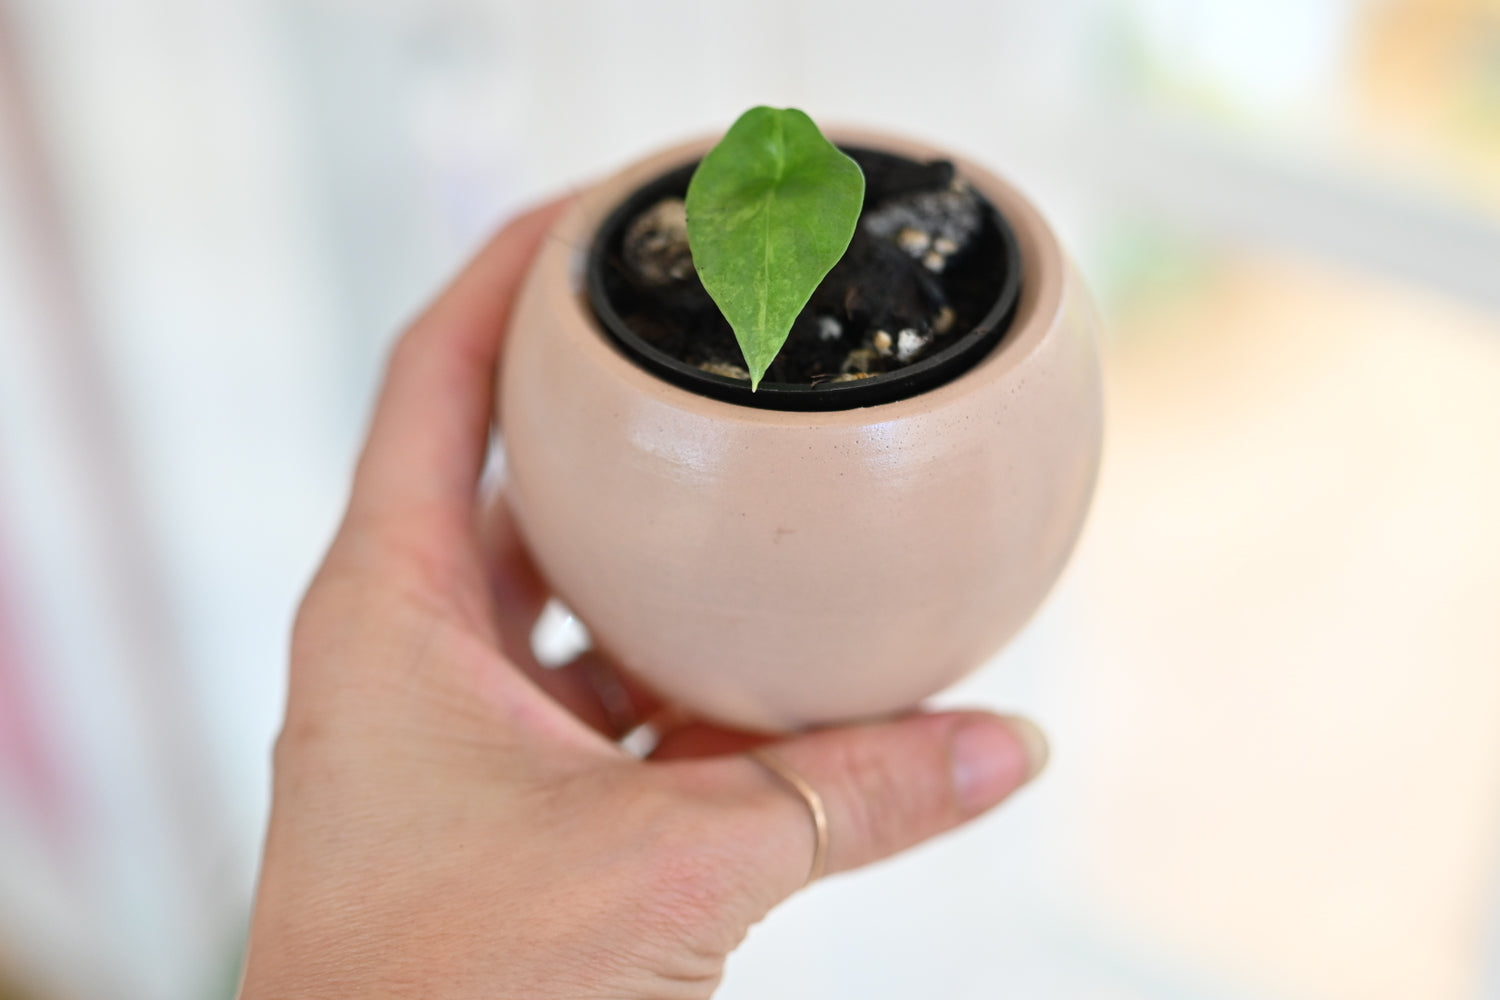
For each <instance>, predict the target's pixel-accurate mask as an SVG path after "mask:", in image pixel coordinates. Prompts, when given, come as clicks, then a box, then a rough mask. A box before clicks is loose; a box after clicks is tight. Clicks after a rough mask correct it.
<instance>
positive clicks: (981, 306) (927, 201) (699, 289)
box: [603, 149, 1008, 385]
mask: <svg viewBox="0 0 1500 1000" xmlns="http://www.w3.org/2000/svg"><path fill="white" fill-rule="evenodd" d="M845 151H846V152H847V153H849V154H850V155H851V156H852V157H853V158H854V159H855V160H856V161H857V162H858V163H859V165H860V167H861V169H863V170H864V173H865V203H864V208H863V210H862V213H861V215H860V223H859V227H858V229H857V230H856V232H855V235H854V240H853V242H852V243H851V244H850V246H849V250H848V252H847V253H846V254H845V255H844V258H843V260H841V261H840V262H839V263H838V265H837V266H835V267H834V269H833V270H832V271H830V272H829V274H828V276H827V277H826V278H825V279H824V280H823V283H822V284H821V285H819V286H818V289H817V291H816V292H814V293H813V296H812V299H811V300H810V301H809V302H808V304H807V306H806V307H805V308H804V309H803V310H802V313H801V314H800V315H799V316H798V317H797V321H796V323H795V324H794V325H793V326H792V332H791V336H790V337H788V339H787V343H786V346H785V347H784V348H782V351H781V353H780V354H779V355H778V356H777V358H776V360H775V361H774V362H773V363H772V364H771V368H770V370H769V371H768V372H767V373H766V378H765V382H764V383H763V384H765V383H781V384H793V385H814V384H821V383H831V382H847V381H854V380H860V379H866V378H870V377H873V376H875V375H880V374H883V373H886V372H894V371H898V370H900V369H901V368H904V367H906V366H907V365H910V364H915V363H917V362H919V361H921V360H923V359H924V358H928V357H931V356H932V355H934V354H936V353H937V352H939V351H941V350H943V348H944V347H945V346H947V345H949V344H951V343H954V342H955V341H957V340H958V339H959V338H961V337H962V336H963V335H964V334H966V333H968V332H969V331H970V330H972V329H973V328H974V327H975V325H976V324H978V323H979V322H980V321H981V320H982V319H984V317H985V316H986V314H988V313H989V312H990V310H991V309H992V307H994V305H995V303H996V297H997V294H998V292H999V289H1000V288H1001V286H1002V284H1003V283H1004V281H1005V275H1006V268H1007V266H1008V261H1007V260H1006V254H1007V249H1006V246H1007V244H1006V242H1005V240H1004V239H1003V238H1002V236H1001V234H1000V231H999V227H998V225H997V223H996V214H995V212H994V210H993V209H992V208H991V207H990V206H989V204H988V202H986V201H985V200H984V199H983V198H981V197H980V196H979V195H978V193H977V192H975V191H974V190H973V189H971V188H970V187H969V186H968V185H967V184H966V183H965V182H964V181H963V179H962V178H960V177H956V176H955V175H954V169H953V165H952V164H951V163H949V162H947V161H937V162H933V163H916V162H913V161H911V160H906V159H903V158H901V157H897V156H892V155H890V154H886V153H879V152H874V151H870V150H860V149H846V150H845ZM692 170H693V168H692V167H687V168H684V169H683V170H681V171H678V172H677V174H674V175H671V177H669V178H664V179H663V182H662V185H661V188H660V190H658V191H657V192H656V193H655V194H654V195H653V198H652V200H651V201H650V202H649V203H648V204H646V205H645V206H644V207H643V209H642V210H641V211H639V212H638V213H636V214H635V216H634V217H633V218H632V219H631V220H630V221H629V222H628V223H626V224H625V225H623V226H620V227H619V228H618V229H617V230H616V231H615V232H614V233H613V234H610V233H605V234H603V235H604V237H605V238H606V239H609V240H610V242H609V244H608V245H607V246H606V247H604V250H605V257H604V269H603V288H604V291H605V294H606V295H607V296H608V298H609V302H610V304H611V305H612V306H613V307H614V309H615V311H616V312H617V313H618V314H619V316H620V317H621V318H622V319H623V320H624V322H625V323H626V325H628V326H629V327H630V329H631V330H633V331H634V332H635V333H636V334H637V335H638V336H639V337H641V338H642V339H643V340H645V341H646V342H647V343H648V344H650V345H652V346H654V347H656V348H657V349H659V350H661V351H663V352H665V353H666V354H668V355H670V356H671V357H673V358H675V359H677V360H678V361H681V362H684V363H686V364H688V365H692V366H695V367H696V368H698V369H701V370H703V371H706V372H710V373H713V374H716V375H721V376H727V377H730V378H740V379H747V378H748V376H747V374H746V372H745V367H744V364H745V362H744V357H743V356H742V354H741V353H740V348H739V344H738V343H736V341H735V339H734V332H733V330H731V329H730V326H729V323H728V321H727V320H725V319H724V317H723V314H721V313H720V312H719V309H718V307H717V306H716V305H715V304H714V302H713V300H712V299H711V298H710V297H709V295H708V292H707V291H705V290H704V288H703V284H702V282H701V281H699V279H698V274H697V272H696V271H695V270H694V269H693V267H692V256H691V253H690V251H689V250H688V246H687V231H686V225H685V218H686V217H685V214H684V213H683V210H682V208H681V199H682V197H683V196H684V195H685V194H686V192H687V184H688V180H689V179H690V178H691V176H692ZM678 175H680V177H679V176H678Z"/></svg>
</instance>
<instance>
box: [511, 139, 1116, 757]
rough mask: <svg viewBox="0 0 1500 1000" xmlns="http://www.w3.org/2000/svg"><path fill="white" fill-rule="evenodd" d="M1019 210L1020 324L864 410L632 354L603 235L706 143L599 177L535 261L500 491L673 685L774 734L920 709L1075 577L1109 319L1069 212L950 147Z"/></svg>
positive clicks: (555, 575) (553, 561) (608, 640)
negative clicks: (972, 358) (1055, 210)
mask: <svg viewBox="0 0 1500 1000" xmlns="http://www.w3.org/2000/svg"><path fill="white" fill-rule="evenodd" d="M833 138H834V139H835V140H836V141H838V142H840V143H851V144H860V145H864V146H868V147H872V148H882V149H887V150H890V151H892V152H896V153H900V154H903V155H906V156H910V157H913V158H920V159H935V158H939V157H942V158H947V159H951V160H953V161H954V163H955V165H956V166H957V168H958V172H959V174H960V175H961V176H963V177H964V178H966V179H967V180H968V181H969V182H970V183H971V184H973V185H974V186H975V187H976V188H977V189H978V190H979V191H980V192H981V193H983V194H984V196H985V197H986V198H988V199H989V200H990V202H992V203H993V204H994V205H995V206H996V208H998V209H999V211H1000V212H1001V213H1003V214H1004V216H1005V218H1006V219H1007V220H1008V221H1009V223H1010V225H1011V227H1012V228H1013V230H1014V232H1015V234H1016V238H1017V241H1018V243H1019V246H1020V250H1021V253H1022V256H1023V261H1024V272H1025V279H1024V282H1023V284H1022V288H1021V294H1020V301H1019V303H1018V305H1017V307H1016V312H1015V315H1014V318H1013V320H1012V322H1011V326H1010V329H1009V331H1008V332H1007V333H1006V334H1005V336H1004V337H1003V339H1002V340H1001V341H1000V343H999V344H998V345H997V346H996V347H995V349H994V350H993V351H992V352H991V353H990V354H989V356H987V357H986V358H985V359H984V360H982V361H980V362H979V363H978V364H977V365H975V366H974V367H973V368H972V369H970V370H969V371H967V372H965V373H964V374H963V375H961V376H959V377H958V378H956V379H954V380H953V381H951V382H948V383H946V384H944V385H941V386H938V387H937V388H934V389H931V390H929V391H927V392H923V393H921V394H919V395H916V396H912V397H910V398H907V399H903V400H898V401H895V402H890V403H882V404H880V405H877V406H870V407H864V408H859V409H848V410H838V411H833V412H795V411H782V410H768V409H758V408H751V407H745V406H739V405H736V404H733V403H728V402H724V401H721V400H717V399H712V398H709V397H707V396H703V395H698V394H696V393H693V392H691V391H689V390H687V389H684V388H680V387H678V386H676V385H672V384H670V383H668V382H666V381H663V380H662V379H661V378H659V377H657V376H656V375H653V374H651V373H649V372H647V371H646V370H644V369H643V368H641V367H639V366H637V365H636V364H635V363H633V362H632V361H630V360H628V359H627V358H626V357H625V356H624V355H623V354H622V353H621V352H620V350H619V349H618V348H617V347H616V346H615V345H614V344H613V342H612V341H611V340H610V339H609V338H608V337H606V336H605V334H604V332H603V331H602V330H601V329H600V326H599V324H598V322H597V320H596V319H595V317H594V315H593V313H592V311H591V309H590V308H589V306H588V303H587V297H586V295H585V292H584V288H583V274H584V265H585V261H586V258H587V254H588V252H589V248H590V245H591V243H592V240H593V236H594V233H595V231H596V230H597V229H598V227H599V225H600V223H601V222H602V221H603V220H604V219H605V218H606V217H607V216H608V215H609V213H610V212H611V211H612V210H613V209H614V208H615V207H616V206H617V205H618V204H619V203H620V202H621V201H623V200H624V199H625V198H626V197H627V196H629V195H630V193H631V192H633V191H635V190H636V189H637V188H639V187H640V186H641V185H643V184H645V183H646V182H648V181H650V180H652V179H653V178H655V177H657V176H659V175H661V174H662V173H664V172H666V171H668V170H670V169H672V168H673V167H676V166H680V165H681V164H683V163H686V162H690V161H692V160H694V159H696V158H698V157H700V156H702V155H703V153H704V152H705V151H706V150H707V149H708V148H709V147H710V146H711V145H712V143H711V142H708V141H703V142H696V143H692V144H688V145H685V146H682V147H678V148H676V149H672V150H669V151H667V152H664V153H661V154H659V155H656V156H653V157H651V158H649V159H647V160H645V161H643V162H641V163H638V164H636V165H634V166H632V167H630V168H628V169H626V170H624V171H623V172H621V173H619V174H617V175H615V176H614V177H612V178H610V179H608V180H606V181H604V182H602V183H600V184H598V185H596V186H594V187H593V188H591V189H589V190H588V191H586V192H584V193H583V195H582V196H581V197H580V198H579V199H578V200H577V201H576V202H575V203H574V204H573V205H572V206H571V207H570V208H569V210H568V211H567V212H566V213H565V215H564V217H563V218H562V219H561V220H560V221H559V222H558V223H557V225H556V227H555V229H554V231H553V232H552V233H551V234H550V236H549V237H548V239H547V241H546V242H545V244H544V247H543V249H542V251H541V253H540V255H539V256H538V258H537V260H536V263H535V265H534V266H533V270H532V272H531V274H530V275H529V276H528V278H527V281H526V285H525V287H524V289H523V291H522V295H521V298H520V300H519V302H518V304H517V308H516V310H515V313H514V315H513V317H512V321H511V329H510V330H509V333H508V340H507V344H506V348H505V352H504V356H503V357H502V362H501V379H500V391H499V408H500V424H501V428H502V433H503V435H504V439H505V443H506V449H507V455H508V463H509V470H510V472H509V475H510V481H509V486H508V490H507V496H508V498H509V501H510V503H511V506H512V508H513V510H514V512H515V514H516V517H517V520H518V522H519V524H520V527H521V530H522V532H523V534H524V535H525V538H526V540H527V543H528V545H529V546H530V548H531V551H532V553H533V555H534V556H535V558H536V561H537V564H538V565H539V567H540V568H541V570H542V572H543V574H544V575H545V576H546V578H547V580H548V581H549V583H550V584H551V585H552V587H553V588H554V589H555V590H556V592H557V593H558V595H559V596H560V597H561V598H562V600H563V601H565V602H566V603H567V604H568V605H569V606H570V607H571V608H572V609H573V610H574V611H575V612H576V613H577V614H578V615H579V617H580V618H581V619H582V620H583V621H584V622H585V623H586V624H587V625H588V627H589V629H590V631H591V633H592V634H593V636H594V640H595V643H596V645H598V646H599V647H600V648H601V649H602V650H604V651H605V652H606V653H607V654H608V655H610V656H611V657H613V658H614V659H615V660H616V661H617V662H618V663H620V664H621V665H622V666H623V667H624V668H625V669H626V670H628V671H630V672H631V673H633V674H635V675H637V676H639V677H640V678H641V679H642V680H644V681H645V682H646V683H647V684H648V685H650V686H651V687H653V688H654V689H656V690H657V691H658V692H659V693H661V694H662V695H663V696H664V697H666V698H668V699H671V700H673V701H676V702H679V703H681V704H682V705H683V706H685V707H687V708H688V709H690V710H692V711H694V712H696V713H698V714H700V715H702V716H705V717H708V718H711V719H714V720H717V721H719V722H722V723H726V724H729V725H733V726H738V727H741V728H748V729H758V730H767V731H776V730H787V729H796V728H800V727H803V726H807V725H811V724H822V723H831V722H840V721H847V720H852V719H858V718H866V717H871V716H880V715H885V714H889V713H892V712H897V711H901V710H903V709H907V708H910V707H912V706H914V705H916V704H917V703H918V702H920V701H921V700H922V699H923V698H925V697H927V696H928V695H931V694H933V693H935V692H937V691H939V690H941V689H942V688H944V687H946V686H947V685H949V684H951V683H953V682H954V681H956V680H958V679H959V678H960V677H962V676H963V675H964V674H966V673H968V672H969V671H971V670H972V669H974V668H975V667H976V666H978V665H979V664H980V663H981V662H983V661H984V660H985V659H986V658H988V657H989V656H990V655H991V654H993V653H994V652H996V651H997V650H998V649H999V648H1000V647H1001V646H1002V645H1003V644H1004V643H1005V642H1006V641H1007V640H1008V639H1010V638H1011V636H1013V635H1014V634H1015V633H1016V631H1017V630H1019V629H1020V627H1021V626H1022V625H1023V624H1024V623H1025V622H1026V620H1027V619H1028V618H1029V617H1030V616H1031V614H1032V613H1033V612H1034V611H1035V610H1036V608H1037V606H1038V605H1039V604H1040V603H1041V602H1042V599H1043V598H1044V597H1045V596H1046V594H1047V592H1048V590H1049V589H1050V587H1051V586H1052V584H1053V582H1054V581H1055V580H1056V578H1057V576H1058V574H1059V573H1060V572H1061V570H1062V567H1063V565H1064V563H1065V562H1066V560H1067V557H1068V554H1069V553H1070V551H1071V550H1072V547H1073V544H1074V542H1075V540H1076V538H1077V536H1078V533H1079V530H1080V528H1081V526H1082V523H1083V518H1084V514H1085V512H1086V510H1087V508H1088V504H1089V499H1090V497H1091V495H1092V492H1093V486H1094V480H1095V476H1096V473H1097V469H1098V463H1099V453H1100V439H1101V429H1102V428H1101V399H1100V379H1099V362H1098V353H1097V346H1096V340H1095V330H1096V326H1097V320H1096V318H1095V313H1094V310H1093V308H1092V306H1091V304H1090V302H1089V300H1088V296H1087V292H1086V290H1085V289H1084V288H1083V286H1082V284H1081V283H1080V281H1079V279H1078V275H1077V273H1076V272H1075V270H1074V269H1073V267H1072V266H1071V265H1070V263H1069V262H1068V260H1067V258H1066V256H1065V255H1064V253H1063V251H1062V249H1061V248H1060V247H1059V245H1058V243H1057V240H1056V238H1055V237H1054V235H1053V233H1052V230H1051V229H1050V228H1049V227H1048V225H1047V223H1046V222H1045V221H1044V220H1043V219H1042V217H1041V216H1040V215H1039V214H1038V212H1037V211H1036V209H1035V208H1033V207H1032V205H1031V204H1030V202H1028V201H1027V200H1026V199H1025V198H1023V197H1022V196H1021V195H1020V194H1019V193H1018V192H1017V191H1016V190H1015V189H1014V188H1012V187H1011V186H1010V185H1008V184H1006V183H1005V182H1004V181H1002V180H1000V179H999V178H998V177H996V176H994V175H993V174H991V173H989V172H988V171H986V170H984V169H982V168H980V167H978V166H977V165H975V164H973V163H970V162H966V161H964V160H963V159H961V158H959V157H955V156H952V155H950V154H947V153H945V152H943V151H941V150H937V149H933V148H930V147H927V146H924V145H921V144H919V143H914V142H910V141H907V140H903V139H898V138H894V137H890V136H884V135H872V134H868V133H852V132H834V133H833Z"/></svg>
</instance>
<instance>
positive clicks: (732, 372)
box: [698, 361, 750, 379]
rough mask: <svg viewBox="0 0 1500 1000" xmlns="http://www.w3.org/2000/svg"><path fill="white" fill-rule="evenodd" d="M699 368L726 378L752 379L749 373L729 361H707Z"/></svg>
mask: <svg viewBox="0 0 1500 1000" xmlns="http://www.w3.org/2000/svg"><path fill="white" fill-rule="evenodd" d="M698 367H699V368H701V369H702V370H703V371H706V372H708V373H709V374H710V375H723V376H724V377H725V378H740V379H748V378H749V377H750V372H749V371H747V370H746V369H744V368H742V367H740V366H739V365H732V364H730V363H729V362H727V361H705V362H703V363H702V364H700V365H699V366H698Z"/></svg>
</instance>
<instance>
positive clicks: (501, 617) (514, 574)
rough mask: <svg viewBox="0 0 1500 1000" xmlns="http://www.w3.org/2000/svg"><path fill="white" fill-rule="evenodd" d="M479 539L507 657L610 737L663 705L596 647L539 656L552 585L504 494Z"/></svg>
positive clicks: (490, 506) (489, 510)
mask: <svg viewBox="0 0 1500 1000" xmlns="http://www.w3.org/2000/svg"><path fill="white" fill-rule="evenodd" d="M480 539H481V542H480V544H481V546H482V548H483V549H484V552H485V562H486V565H487V567H488V569H489V578H490V591H491V593H492V595H493V596H494V602H495V610H494V618H495V622H496V625H497V627H498V629H499V633H500V648H501V651H502V652H504V653H505V656H506V659H507V660H509V661H510V662H511V663H512V664H514V665H515V666H516V667H518V668H520V669H521V671H522V672H523V673H525V674H526V675H527V676H528V677H530V678H531V680H532V682H533V683H535V684H536V686H537V687H539V688H541V689H542V690H543V691H545V692H546V693H547V694H548V695H550V696H551V697H552V698H553V699H554V700H555V701H557V702H559V703H560V704H562V705H563V707H565V708H567V709H568V710H569V711H571V712H572V713H573V714H574V715H576V716H578V718H579V719H580V720H582V721H583V722H585V723H586V724H587V725H589V726H590V727H591V728H592V729H594V730H595V731H597V732H598V733H600V734H601V735H603V736H606V737H608V738H610V739H618V738H619V737H620V736H623V735H624V734H625V733H626V732H628V731H629V730H630V729H631V728H632V727H633V726H634V725H635V724H636V723H637V722H640V721H641V720H644V719H646V718H649V717H650V716H651V715H652V714H653V713H654V712H656V711H657V709H659V708H660V707H661V702H660V700H659V699H657V698H656V697H655V696H654V695H652V694H651V693H650V691H648V690H647V689H646V688H645V686H644V685H642V684H640V683H639V682H637V681H635V680H632V679H631V678H629V677H626V676H625V675H624V674H622V673H621V672H620V671H619V669H618V668H617V667H615V665H614V664H612V663H610V662H609V660H608V659H607V658H606V657H604V656H603V655H601V654H599V653H598V652H595V651H593V650H589V651H586V652H584V653H582V654H581V655H579V656H578V657H576V658H575V659H573V660H572V661H571V662H569V663H566V664H563V665H561V666H557V667H548V666H544V665H543V664H542V663H540V662H538V660H537V658H536V655H535V654H534V652H533V651H532V646H531V637H532V632H533V630H534V629H535V628H536V624H537V619H538V618H539V617H540V616H541V613H542V608H543V607H544V606H545V605H546V603H547V600H548V598H549V596H550V591H549V589H548V587H547V583H546V581H545V580H544V579H543V578H542V575H541V573H540V571H538V570H537V568H536V564H535V563H534V562H533V561H532V559H531V554H530V553H529V552H527V550H526V546H525V543H524V542H523V541H522V540H521V535H520V531H519V530H518V529H517V527H516V523H515V518H514V516H513V515H512V514H511V511H510V506H509V504H507V503H506V502H505V500H504V497H503V496H496V497H494V498H492V499H491V500H490V501H489V502H488V503H487V505H486V509H485V513H484V517H483V520H482V527H481V530H480Z"/></svg>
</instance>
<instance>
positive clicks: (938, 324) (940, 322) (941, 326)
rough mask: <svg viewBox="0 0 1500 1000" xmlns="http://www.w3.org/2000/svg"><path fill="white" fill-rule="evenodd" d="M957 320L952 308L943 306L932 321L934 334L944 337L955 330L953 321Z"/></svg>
mask: <svg viewBox="0 0 1500 1000" xmlns="http://www.w3.org/2000/svg"><path fill="white" fill-rule="evenodd" d="M956 318H957V316H956V314H955V313H954V312H953V307H952V306H943V308H941V309H939V310H938V314H937V316H936V317H935V318H934V319H933V321H932V332H933V333H935V334H937V335H938V336H942V335H943V334H945V333H947V332H948V331H949V330H951V329H953V321H954V320H955V319H956Z"/></svg>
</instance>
